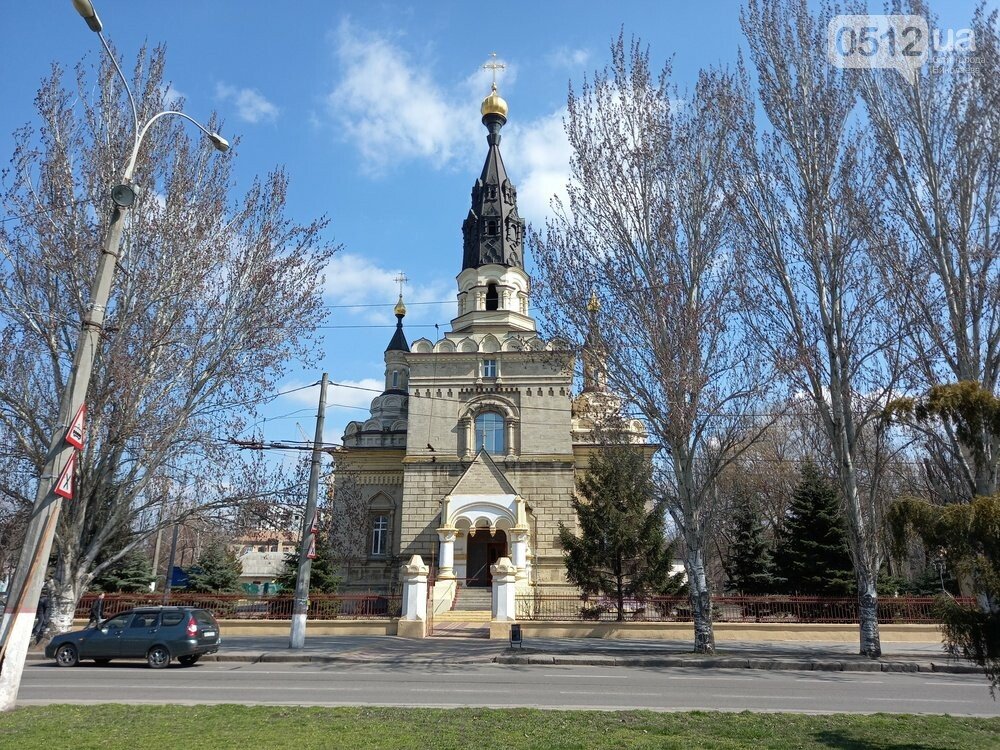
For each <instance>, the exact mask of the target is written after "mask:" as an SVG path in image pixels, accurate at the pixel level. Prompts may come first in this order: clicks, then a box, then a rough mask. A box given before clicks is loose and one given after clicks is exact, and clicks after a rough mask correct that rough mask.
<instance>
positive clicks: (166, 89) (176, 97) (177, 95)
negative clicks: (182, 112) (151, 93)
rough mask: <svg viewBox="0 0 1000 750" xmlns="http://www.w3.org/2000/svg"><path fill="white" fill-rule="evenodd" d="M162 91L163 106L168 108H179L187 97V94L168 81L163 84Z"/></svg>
mask: <svg viewBox="0 0 1000 750" xmlns="http://www.w3.org/2000/svg"><path fill="white" fill-rule="evenodd" d="M160 93H161V94H162V95H163V106H164V107H166V108H167V109H177V108H179V107H180V106H181V105H182V104H183V103H184V101H185V100H186V99H187V94H185V93H184V92H183V91H181V90H180V89H179V88H177V87H175V86H174V84H172V83H168V84H166V85H162V84H161V85H160Z"/></svg>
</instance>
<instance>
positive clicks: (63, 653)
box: [56, 643, 80, 667]
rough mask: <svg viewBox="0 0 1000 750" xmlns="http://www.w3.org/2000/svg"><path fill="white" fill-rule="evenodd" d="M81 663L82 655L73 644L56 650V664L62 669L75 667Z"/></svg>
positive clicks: (66, 644)
mask: <svg viewBox="0 0 1000 750" xmlns="http://www.w3.org/2000/svg"><path fill="white" fill-rule="evenodd" d="M79 663H80V655H79V654H77V652H76V646H74V645H73V644H72V643H64V644H63V645H61V646H60V647H59V648H57V649H56V664H58V665H59V666H60V667H75V666H76V665H77V664H79Z"/></svg>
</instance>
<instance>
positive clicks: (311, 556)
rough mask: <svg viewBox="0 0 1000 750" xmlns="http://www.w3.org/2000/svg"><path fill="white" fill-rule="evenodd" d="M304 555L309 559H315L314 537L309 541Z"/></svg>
mask: <svg viewBox="0 0 1000 750" xmlns="http://www.w3.org/2000/svg"><path fill="white" fill-rule="evenodd" d="M306 557H307V558H309V559H310V560H315V559H316V537H313V538H312V540H311V541H310V542H309V552H308V554H307V555H306Z"/></svg>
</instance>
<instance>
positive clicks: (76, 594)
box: [49, 579, 83, 635]
mask: <svg viewBox="0 0 1000 750" xmlns="http://www.w3.org/2000/svg"><path fill="white" fill-rule="evenodd" d="M49 588H50V591H51V602H52V603H51V607H50V614H49V632H50V633H51V634H53V635H55V634H57V633H65V632H66V631H67V630H72V629H73V613H74V612H76V605H77V602H79V601H80V596H82V594H83V588H82V587H80V586H77V585H76V584H75V583H74V582H73V581H72V579H71V580H70V582H68V583H63V582H56V581H50V582H49Z"/></svg>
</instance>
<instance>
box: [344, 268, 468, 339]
mask: <svg viewBox="0 0 1000 750" xmlns="http://www.w3.org/2000/svg"><path fill="white" fill-rule="evenodd" d="M400 271H403V273H406V269H399V268H392V269H390V268H382V267H381V266H378V265H377V264H375V263H373V262H372V261H371V260H369V259H368V258H365V257H364V256H361V255H357V254H354V253H345V252H341V253H337V254H336V255H334V256H333V259H332V260H331V261H330V264H329V265H328V266H327V268H326V288H325V293H326V298H327V299H328V300H329V301H330V304H332V305H359V306H360V305H379V307H355V308H351V307H348V308H342V309H340V310H336V311H335V312H338V313H339V312H343V313H347V314H350V315H353V316H361V317H363V318H364V320H365V322H368V323H373V324H377V325H391V324H394V323H395V322H396V319H395V318H394V317H393V314H392V306H393V305H395V303H396V300H397V298H398V297H399V283H398V282H397V281H396V277H397V276H398V275H399V273H400ZM403 298H404V300H405V301H406V304H407V305H408V310H407V315H406V322H407V323H414V322H442V321H446V320H450V319H451V318H452V317H453V315H454V314H455V310H454V305H456V304H457V303H456V302H453V301H452V300H454V299H455V285H454V282H453V281H452V280H451V279H441V278H438V279H430V280H419V279H415V278H408V280H407V283H406V286H405V287H404V288H403ZM445 301H447V303H446V304H444V305H428V304H415V303H426V302H445ZM408 338H409V339H410V340H412V339H414V338H419V337H418V336H416V335H414V334H412V333H410V334H408Z"/></svg>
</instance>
